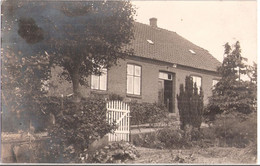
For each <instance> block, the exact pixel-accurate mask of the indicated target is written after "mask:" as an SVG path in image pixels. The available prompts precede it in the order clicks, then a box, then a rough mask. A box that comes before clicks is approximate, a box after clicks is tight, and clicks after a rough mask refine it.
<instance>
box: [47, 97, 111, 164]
mask: <svg viewBox="0 0 260 166" xmlns="http://www.w3.org/2000/svg"><path fill="white" fill-rule="evenodd" d="M61 102H62V104H58V103H57V101H53V104H52V105H51V107H53V106H56V107H53V108H52V109H56V110H59V111H56V112H55V117H56V119H55V125H54V126H50V129H49V135H50V136H51V138H52V139H51V141H52V142H51V143H50V148H51V150H50V155H52V156H53V157H54V161H58V160H59V159H60V158H63V159H64V160H65V161H67V162H68V161H79V156H80V155H81V154H84V153H85V151H86V149H87V148H88V146H89V145H90V144H91V143H92V142H93V141H95V140H97V139H99V138H102V137H103V136H104V135H105V134H107V133H109V132H110V131H111V130H112V129H114V128H115V126H113V125H112V126H111V125H109V124H108V123H107V121H106V102H105V100H103V99H101V98H85V99H82V100H81V102H80V103H75V102H73V101H71V100H70V99H67V98H64V99H61ZM49 103H51V102H49ZM50 111H51V110H50Z"/></svg>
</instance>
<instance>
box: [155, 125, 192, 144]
mask: <svg viewBox="0 0 260 166" xmlns="http://www.w3.org/2000/svg"><path fill="white" fill-rule="evenodd" d="M158 140H160V141H161V142H162V143H163V144H164V146H165V147H166V148H174V149H176V148H177V149H179V148H187V147H190V146H191V144H190V141H191V140H189V139H187V137H186V134H185V132H184V131H183V130H180V129H174V128H171V127H167V128H164V129H162V130H159V131H158Z"/></svg>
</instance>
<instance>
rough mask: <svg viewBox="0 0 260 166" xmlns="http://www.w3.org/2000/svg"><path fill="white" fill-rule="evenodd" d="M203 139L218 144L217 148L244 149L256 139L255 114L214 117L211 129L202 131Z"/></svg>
mask: <svg viewBox="0 0 260 166" xmlns="http://www.w3.org/2000/svg"><path fill="white" fill-rule="evenodd" d="M202 132H203V135H204V138H205V139H211V140H212V141H213V142H215V143H216V141H217V142H218V146H229V147H239V148H244V147H246V146H248V145H250V144H255V143H256V139H257V120H256V113H252V114H250V115H244V114H242V113H232V114H221V115H218V116H216V120H215V121H214V123H213V126H212V127H209V128H207V129H203V130H202Z"/></svg>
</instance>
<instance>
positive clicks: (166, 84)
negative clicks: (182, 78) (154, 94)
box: [158, 72, 174, 113]
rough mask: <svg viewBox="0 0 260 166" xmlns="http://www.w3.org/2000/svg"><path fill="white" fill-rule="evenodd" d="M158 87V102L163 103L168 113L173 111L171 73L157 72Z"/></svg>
mask: <svg viewBox="0 0 260 166" xmlns="http://www.w3.org/2000/svg"><path fill="white" fill-rule="evenodd" d="M158 88H159V89H158V102H159V103H160V104H163V105H165V106H166V108H167V109H168V111H169V112H170V113H173V112H174V108H173V107H174V103H173V74H172V73H166V72H159V81H158Z"/></svg>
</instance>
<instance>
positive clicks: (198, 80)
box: [191, 76, 201, 93]
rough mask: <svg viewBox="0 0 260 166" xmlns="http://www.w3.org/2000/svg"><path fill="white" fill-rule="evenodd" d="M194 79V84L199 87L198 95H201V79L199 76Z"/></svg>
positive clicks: (193, 77)
mask: <svg viewBox="0 0 260 166" xmlns="http://www.w3.org/2000/svg"><path fill="white" fill-rule="evenodd" d="M191 77H192V80H193V83H194V85H195V83H196V85H197V88H198V93H200V88H201V77H198V76H191Z"/></svg>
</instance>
